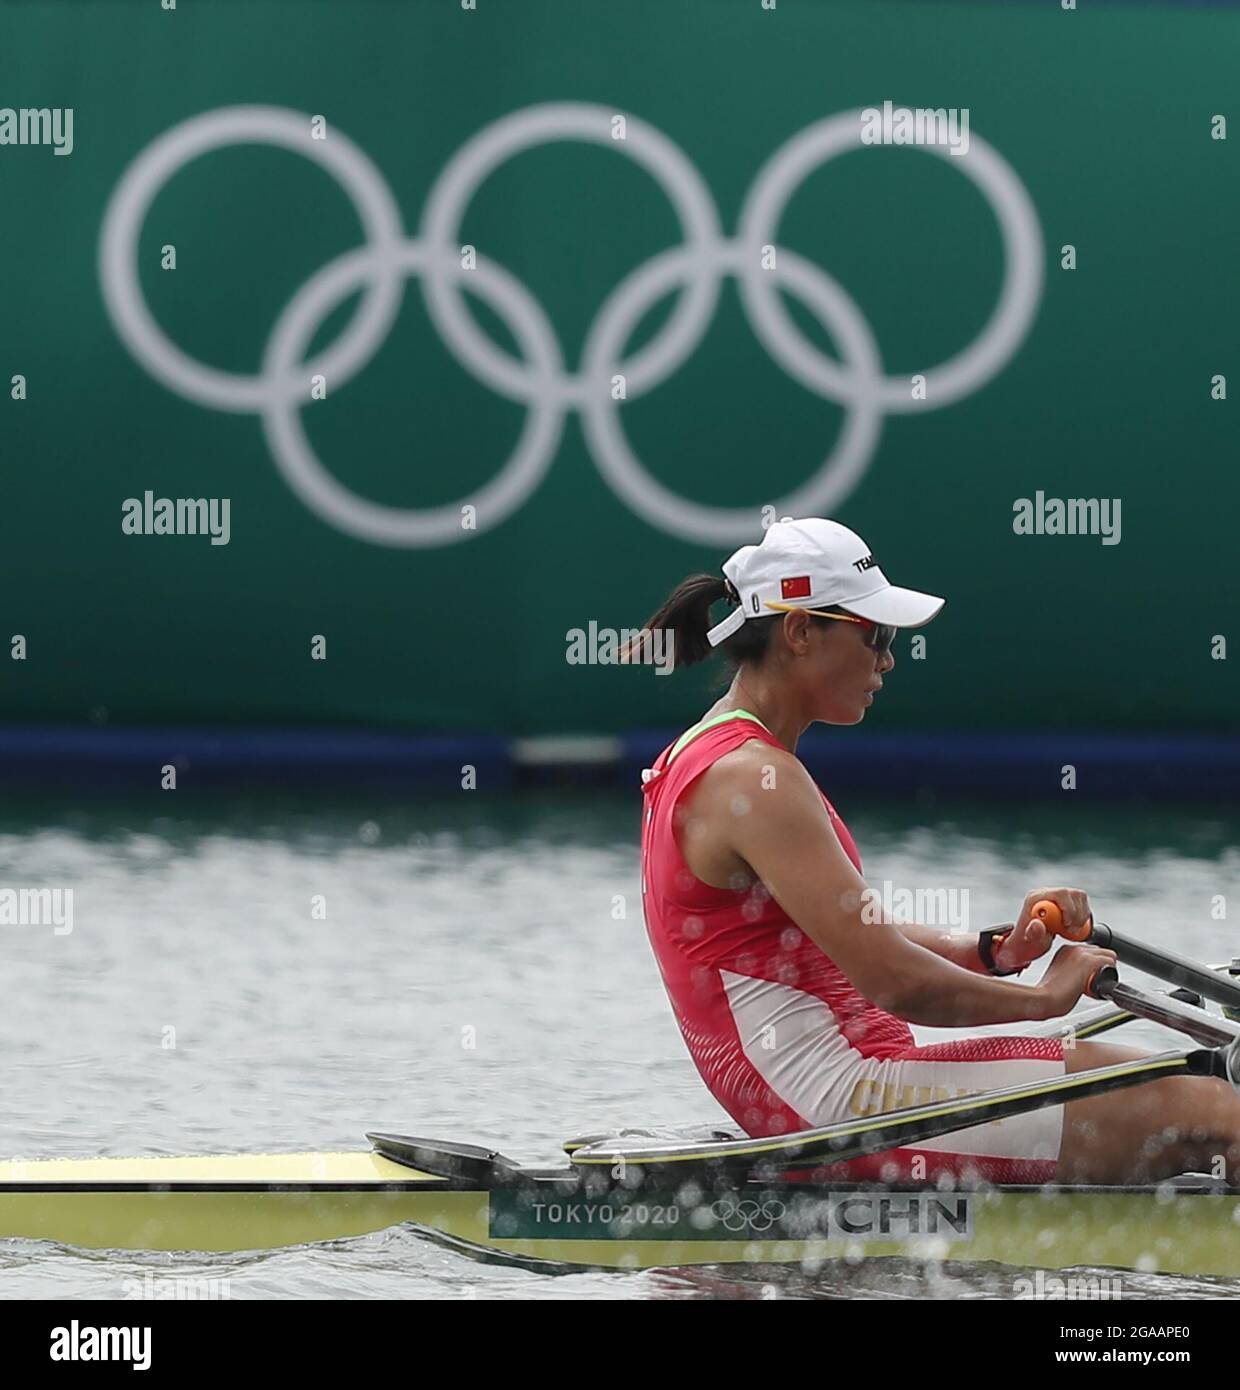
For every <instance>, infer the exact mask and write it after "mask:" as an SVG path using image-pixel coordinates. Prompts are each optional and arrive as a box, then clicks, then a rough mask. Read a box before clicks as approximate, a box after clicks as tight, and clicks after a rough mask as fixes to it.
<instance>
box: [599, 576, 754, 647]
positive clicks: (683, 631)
mask: <svg viewBox="0 0 1240 1390" xmlns="http://www.w3.org/2000/svg"><path fill="white" fill-rule="evenodd" d="M725 598H726V599H727V601H728V603H729V604H731V606H732V607H733V608H735V607H736V605H737V604H738V603H739V602H740V598H739V596H738V594H737V592H736V590H735V589H734V588H733V587H732V584H731V582H730V581H729V580H727V579H724V578H723V576H722V575H717V574H691V575H690V576H689V577H688V578H687V579H682V580H681V581H680V583H679V584H677V585H676V587H675V588H674V589H673V590H672V592H671V593H670V594H668V596H667V598H666V599H665V600H664V602H663V604H662V606H661V607H659V608H658V609H657V610H656V611H655V612H654V613H652V614H651V615H650V617H649V618H647V619H646V624H645V626H644V627H643V628H642V630H641V632H640V633H639V634H638V635H637V636H636V637H635V638H634V639H633V640H632V641H631V642H629V643H627V644H626V645H625V646H624V647H623V648H622V649H621V653H620V660H621V661H641V660H642V654H643V652H644V651H645V649H646V646H647V644H648V643H649V641H650V634H651V633H652V632H665V633H667V634H668V636H669V638H670V640H671V643H672V652H673V655H674V658H675V659H674V661H673V669H675V670H677V671H679V670H680V668H681V667H682V666H693V665H696V663H697V662H699V661H705V660H706V658H707V657H708V656H711V655H712V654H713V653H714V652H715V651H716V648H714V647H712V646H711V645H710V643H709V642H708V641H707V640H706V634H707V633H708V632H709V631H710V629H711V628H712V627H713V626H714V623H713V622H712V621H711V616H710V610H711V609H712V608H713V607H714V605H715V604H716V603H718V602H719V601H720V599H725ZM770 616H771V617H774V616H775V614H773V613H772V614H771V615H770ZM772 631H773V624H771V623H770V622H769V621H767V620H766V619H765V618H757V619H750V620H749V621H748V622H745V623H742V624H741V626H740V628H738V630H737V631H736V632H734V633H733V634H732V635H731V637H729V638H728V639H727V641H725V642H722V643H720V645H719V647H718V649H717V650H719V651H720V652H722V653H723V654H724V656H726V657H727V658H728V660H729V661H731V663H732V664H733V665H734V666H740V665H741V664H742V663H743V662H746V661H759V660H761V658H762V656H763V654H764V653H765V651H766V648H767V644H768V642H769V641H770V636H771V632H772Z"/></svg>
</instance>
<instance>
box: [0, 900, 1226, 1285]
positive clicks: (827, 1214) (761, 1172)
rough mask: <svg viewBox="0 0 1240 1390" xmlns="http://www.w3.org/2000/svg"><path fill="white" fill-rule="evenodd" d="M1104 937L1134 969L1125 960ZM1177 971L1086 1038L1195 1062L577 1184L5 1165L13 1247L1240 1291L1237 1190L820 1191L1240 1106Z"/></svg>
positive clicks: (659, 1153)
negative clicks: (1184, 1041)
mask: <svg viewBox="0 0 1240 1390" xmlns="http://www.w3.org/2000/svg"><path fill="white" fill-rule="evenodd" d="M1044 906H1047V907H1053V905H1052V904H1046V905H1044ZM1048 925H1050V926H1052V928H1054V926H1055V923H1054V921H1053V920H1050V919H1048ZM1099 930H1100V932H1105V933H1106V934H1107V936H1106V944H1107V945H1109V946H1110V947H1111V948H1112V949H1114V950H1115V951H1116V954H1117V956H1118V957H1119V958H1120V959H1121V960H1124V959H1125V956H1126V954H1128V948H1129V943H1128V942H1126V940H1125V939H1124V938H1121V937H1119V935H1118V934H1117V933H1113V932H1111V931H1110V929H1109V928H1106V927H1101V928H1100V929H1099ZM1132 955H1133V956H1134V958H1139V961H1140V964H1141V968H1143V969H1146V970H1150V969H1151V968H1152V966H1156V965H1157V964H1158V961H1157V960H1156V956H1157V953H1156V952H1152V948H1150V947H1148V946H1145V945H1143V944H1139V945H1136V946H1134V947H1133V949H1132ZM1165 967H1166V971H1167V974H1166V978H1169V979H1170V980H1171V982H1173V983H1175V984H1176V985H1177V986H1179V988H1178V989H1177V990H1176V992H1174V993H1172V994H1168V995H1162V994H1160V995H1153V994H1147V993H1145V992H1144V991H1142V990H1140V989H1137V988H1134V987H1132V986H1129V985H1127V984H1124V983H1121V982H1120V981H1119V978H1118V974H1117V972H1116V971H1115V970H1114V969H1113V968H1112V967H1106V968H1105V969H1104V970H1102V971H1100V972H1099V973H1098V975H1097V976H1096V977H1095V980H1094V983H1093V986H1092V989H1091V992H1092V993H1093V994H1094V995H1095V996H1096V997H1098V998H1100V999H1103V1000H1106V1001H1108V1002H1107V1004H1106V1006H1105V1008H1103V1009H1102V1010H1094V1011H1093V1012H1092V1013H1090V1014H1089V1015H1087V1016H1085V1017H1084V1018H1083V1019H1082V1020H1080V1023H1081V1027H1082V1033H1083V1034H1084V1035H1090V1036H1092V1035H1093V1034H1095V1033H1097V1032H1101V1031H1105V1030H1106V1029H1107V1028H1109V1027H1114V1026H1118V1025H1119V1024H1121V1023H1123V1022H1124V1021H1125V1020H1127V1019H1131V1018H1134V1017H1140V1018H1148V1019H1152V1020H1154V1021H1157V1022H1159V1023H1161V1024H1164V1025H1166V1026H1169V1027H1172V1028H1175V1029H1178V1030H1179V1031H1181V1032H1183V1033H1186V1034H1187V1035H1188V1036H1189V1037H1191V1038H1192V1039H1193V1040H1194V1041H1195V1042H1197V1043H1200V1044H1202V1045H1203V1046H1201V1047H1199V1048H1196V1049H1193V1050H1189V1051H1178V1052H1165V1053H1159V1054H1156V1055H1154V1056H1151V1057H1144V1058H1141V1059H1139V1060H1137V1061H1131V1062H1123V1063H1117V1064H1114V1065H1110V1066H1105V1067H1097V1068H1094V1069H1092V1070H1089V1071H1083V1072H1077V1073H1074V1074H1072V1075H1068V1076H1064V1077H1062V1078H1058V1079H1056V1080H1053V1081H1046V1082H1039V1083H1033V1084H1028V1085H1023V1086H1011V1087H1006V1088H1003V1089H1000V1090H995V1091H989V1092H984V1093H982V1094H981V1095H976V1096H969V1097H963V1098H959V1099H955V1100H947V1101H936V1102H932V1103H930V1104H927V1105H922V1106H917V1107H914V1108H912V1109H907V1110H900V1111H894V1112H891V1113H889V1114H883V1115H875V1116H866V1117H862V1118H858V1119H854V1120H849V1121H845V1122H843V1123H840V1124H835V1125H828V1126H825V1127H822V1128H820V1129H814V1130H807V1131H804V1132H801V1133H799V1134H790V1135H783V1136H778V1137H774V1138H758V1139H754V1138H748V1137H746V1136H744V1135H740V1134H737V1133H733V1132H731V1131H727V1130H720V1129H718V1128H717V1127H710V1126H699V1127H697V1128H695V1129H687V1130H673V1131H662V1132H659V1131H651V1130H636V1131H635V1130H628V1131H622V1132H621V1133H619V1134H617V1135H614V1136H592V1137H589V1138H583V1139H575V1140H570V1141H569V1142H568V1143H566V1144H565V1145H564V1148H565V1151H566V1153H567V1156H568V1163H567V1164H566V1165H564V1164H562V1165H561V1166H560V1167H558V1168H553V1169H540V1168H532V1167H525V1166H523V1165H521V1164H518V1163H515V1162H513V1161H512V1160H511V1159H508V1158H505V1157H504V1156H503V1155H502V1154H500V1153H497V1152H495V1151H493V1150H489V1149H485V1148H480V1147H477V1146H475V1145H470V1144H456V1143H441V1142H438V1141H433V1140H425V1139H417V1138H410V1137H407V1136H402V1135H396V1134H386V1133H384V1134H371V1135H369V1136H368V1137H369V1139H370V1140H371V1143H372V1146H373V1147H372V1149H371V1150H370V1151H369V1152H365V1151H360V1150H359V1151H356V1152H337V1153H288V1154H235V1155H221V1156H215V1157H175V1158H89V1159H41V1160H35V1161H29V1162H20V1161H10V1162H7V1163H0V1239H6V1238H24V1239H32V1240H47V1241H55V1242H58V1243H60V1244H64V1245H71V1246H79V1247H86V1248H89V1249H116V1250H184V1251H239V1250H253V1249H270V1248H275V1247H280V1246H291V1245H301V1244H306V1243H310V1242H316V1241H328V1240H340V1239H346V1238H349V1237H355V1236H362V1235H366V1234H369V1233H371V1232H375V1231H381V1230H384V1229H386V1228H388V1227H391V1226H396V1225H401V1224H406V1223H407V1224H409V1225H410V1226H411V1227H412V1228H413V1229H414V1230H415V1231H417V1232H419V1233H421V1234H423V1235H426V1236H429V1237H431V1238H433V1239H436V1240H438V1241H441V1242H444V1243H447V1244H449V1245H451V1246H453V1247H455V1248H457V1249H460V1250H462V1251H464V1252H466V1253H469V1254H473V1255H477V1256H480V1257H483V1258H490V1259H498V1260H502V1261H505V1262H512V1263H518V1264H522V1265H529V1266H533V1267H538V1268H544V1269H556V1268H558V1269H564V1268H583V1267H584V1268H600V1269H646V1268H652V1267H659V1266H678V1265H707V1264H712V1265H713V1264H736V1263H747V1264H749V1263H756V1264H767V1263H770V1264H799V1265H802V1266H803V1267H807V1268H810V1269H813V1268H815V1267H818V1266H821V1265H822V1264H824V1263H826V1262H828V1261H834V1260H854V1259H862V1258H882V1257H893V1256H894V1257H904V1258H908V1259H916V1260H949V1261H979V1260H985V1261H994V1262H997V1263H1001V1264H1006V1265H1015V1266H1022V1267H1042V1268H1051V1269H1065V1268H1069V1267H1074V1266H1092V1267H1105V1266H1111V1267H1118V1268H1127V1269H1139V1270H1142V1271H1148V1272H1161V1273H1183V1274H1196V1275H1214V1276H1223V1277H1229V1278H1240V1187H1235V1186H1229V1185H1227V1184H1226V1183H1225V1182H1221V1181H1216V1180H1213V1179H1212V1178H1210V1177H1206V1176H1198V1175H1191V1174H1190V1175H1185V1176H1182V1177H1179V1178H1176V1179H1174V1180H1172V1181H1170V1182H1166V1183H1162V1184H1158V1185H1156V1186H1145V1187H1142V1186H1133V1187H1099V1186H1088V1187H1086V1186H1078V1187H1065V1186H1057V1187H1037V1186H1029V1187H1022V1186H1016V1185H1004V1186H997V1187H996V1186H991V1187H984V1188H968V1187H963V1186H962V1187H956V1188H951V1189H943V1188H935V1187H924V1186H923V1187H916V1186H910V1185H899V1186H880V1185H876V1184H855V1183H842V1182H834V1181H832V1182H823V1181H820V1180H818V1178H817V1177H816V1173H815V1170H818V1173H819V1175H820V1174H821V1170H822V1168H823V1165H824V1164H826V1163H834V1162H838V1161H840V1160H845V1159H850V1158H856V1157H860V1156H862V1155H864V1154H869V1153H881V1152H883V1151H885V1150H887V1149H891V1148H896V1147H899V1146H902V1145H912V1144H916V1143H918V1142H921V1141H925V1140H927V1139H932V1138H935V1137H937V1136H939V1135H942V1134H947V1133H952V1132H954V1131H957V1130H960V1129H965V1128H968V1127H970V1126H972V1125H978V1124H984V1123H986V1122H987V1121H989V1120H996V1119H1002V1118H1004V1117H1005V1116H1008V1115H1015V1114H1021V1113H1025V1112H1027V1111H1030V1110H1034V1109H1038V1108H1040V1107H1043V1106H1047V1105H1056V1104H1061V1103H1063V1102H1065V1101H1070V1100H1073V1099H1082V1098H1084V1097H1086V1096H1090V1095H1098V1094H1102V1093H1104V1092H1107V1091H1112V1090H1120V1089H1124V1088H1127V1087H1131V1086H1138V1085H1141V1084H1144V1083H1147V1082H1149V1081H1151V1080H1154V1079H1156V1078H1158V1077H1161V1076H1167V1075H1174V1074H1177V1073H1178V1074H1191V1075H1203V1076H1216V1077H1221V1078H1223V1079H1225V1080H1227V1081H1229V1082H1230V1083H1231V1084H1232V1085H1237V1086H1240V1024H1238V1023H1237V1022H1235V1021H1234V1020H1232V1019H1231V1018H1229V1017H1221V1018H1220V1017H1217V1016H1215V1015H1213V1014H1210V1013H1208V1012H1206V1010H1205V1008H1204V1007H1203V1006H1202V1000H1203V996H1204V997H1206V998H1210V999H1213V1000H1215V1001H1217V1002H1219V1003H1221V1004H1223V1005H1224V1007H1225V1009H1228V1010H1235V1009H1237V1008H1238V1007H1240V982H1237V981H1236V980H1235V979H1228V978H1227V977H1226V976H1225V975H1224V974H1222V973H1221V971H1216V970H1211V969H1207V967H1205V966H1197V965H1193V964H1192V963H1191V962H1185V961H1183V960H1181V959H1180V958H1178V957H1170V956H1168V957H1167V958H1166V962H1165ZM1071 1026H1074V1025H1073V1024H1069V1025H1061V1027H1071Z"/></svg>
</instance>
